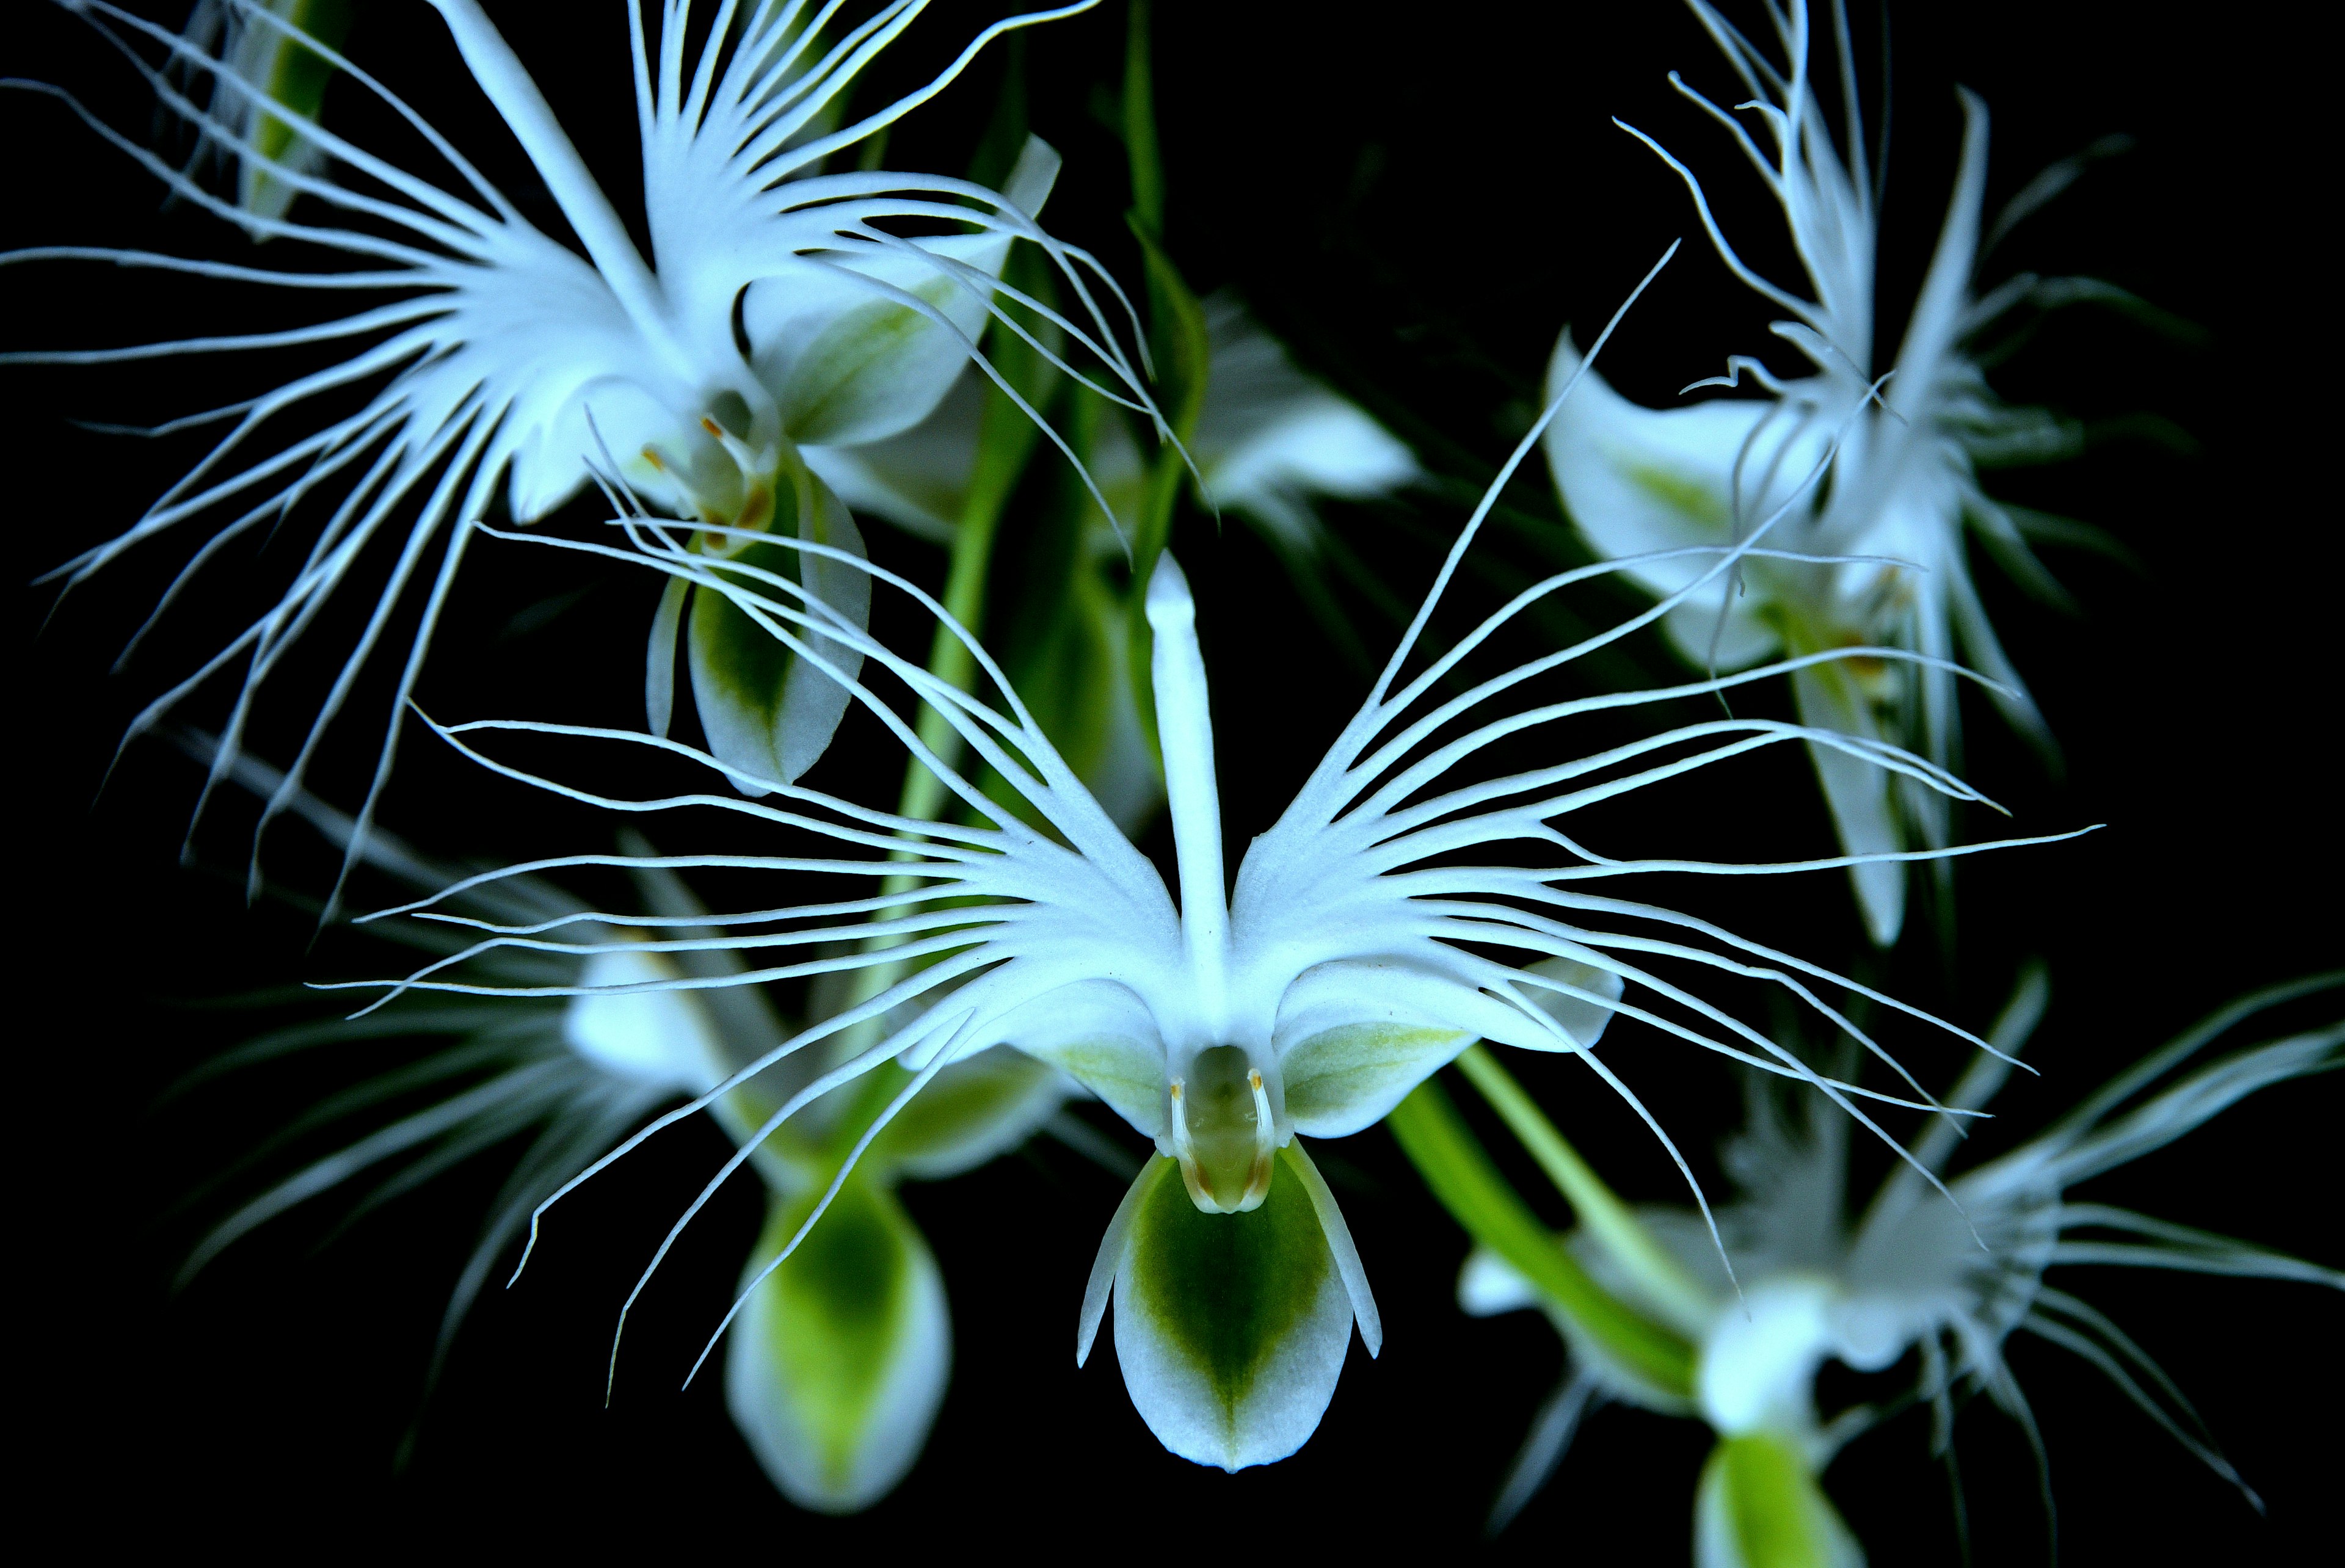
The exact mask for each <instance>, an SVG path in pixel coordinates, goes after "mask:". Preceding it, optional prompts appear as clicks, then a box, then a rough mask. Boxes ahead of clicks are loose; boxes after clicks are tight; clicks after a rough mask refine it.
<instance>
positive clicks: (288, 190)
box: [188, 0, 351, 217]
mask: <svg viewBox="0 0 2345 1568" xmlns="http://www.w3.org/2000/svg"><path fill="white" fill-rule="evenodd" d="M255 8H256V10H258V11H260V12H265V13H267V14H268V15H271V16H276V17H281V18H282V19H283V20H284V21H286V22H287V23H289V24H290V25H292V26H293V27H295V28H297V29H299V31H300V32H302V33H304V34H307V35H309V36H310V37H312V38H314V39H316V40H317V41H318V42H320V43H321V44H323V45H325V46H326V47H328V48H330V49H339V48H340V46H341V43H342V40H343V39H344V38H345V37H346V36H348V35H349V33H350V19H351V5H350V0H259V5H257V6H256V7H255ZM214 29H225V30H226V32H227V35H228V37H227V42H226V45H225V46H224V47H223V49H222V51H221V54H222V57H223V59H224V60H225V61H226V63H227V66H228V71H229V73H230V74H231V75H233V76H236V77H237V78H238V79H239V81H241V82H243V83H245V84H247V85H248V86H250V87H251V88H252V89H253V90H254V91H255V92H257V93H259V95H261V96H265V97H266V98H268V99H269V101H270V102H271V103H274V104H281V105H283V106H285V107H286V108H287V109H289V110H290V111H292V112H293V113H294V114H296V115H299V116H301V117H302V118H303V119H306V120H316V119H317V118H318V116H319V114H320V111H321V110H322V109H323V108H324V107H325V102H326V86H327V84H328V83H329V82H330V81H331V80H332V79H333V76H334V67H333V66H331V65H330V64H329V63H328V62H327V60H326V59H325V57H324V56H321V55H320V54H318V53H317V51H315V50H314V49H311V48H310V47H308V46H306V45H304V44H302V43H300V42H299V41H298V40H297V39H296V38H295V37H294V36H293V35H291V34H290V33H288V32H287V31H285V30H284V29H283V28H280V27H278V26H274V25H271V24H270V23H269V21H268V20H267V19H266V17H261V16H249V15H244V14H242V13H240V12H239V11H238V10H237V9H235V8H234V7H232V6H228V5H217V4H212V5H198V7H197V8H196V12H195V14H194V15H193V16H191V17H190V18H189V20H188V34H189V36H190V37H191V38H192V39H193V40H194V41H196V42H197V43H198V44H203V43H206V42H208V38H207V35H210V34H212V32H213V30H214ZM212 106H213V110H214V112H215V113H216V114H218V115H220V116H223V117H225V118H226V119H228V121H229V122H230V123H232V124H235V125H236V126H239V130H240V139H241V142H242V147H241V148H240V151H241V154H242V156H241V157H239V159H238V167H237V200H238V203H239V205H240V206H241V207H243V208H244V209H245V210H246V211H247V212H249V213H253V214H255V215H256V216H259V217H284V216H285V209H286V208H287V207H289V206H290V205H292V201H293V196H294V189H293V187H292V186H291V185H290V184H289V183H288V182H287V181H286V180H285V179H284V178H283V177H281V176H280V175H279V174H278V173H277V172H275V171H274V170H273V169H272V168H271V167H269V166H270V165H272V164H275V165H279V166H281V167H286V168H290V169H292V170H295V171H296V172H298V173H301V174H314V173H315V172H317V170H318V168H319V167H320V166H321V165H322V164H323V163H324V161H325V157H324V154H323V153H322V152H321V151H320V148H319V147H317V145H316V144H315V143H313V142H312V141H310V138H309V137H305V136H303V135H302V134H301V133H300V132H299V131H298V130H296V129H294V127H293V126H291V125H289V124H288V123H287V122H286V121H284V120H281V119H279V118H278V117H276V116H273V115H269V114H266V113H264V112H261V111H260V110H259V108H258V107H257V106H255V105H254V104H253V102H252V101H251V100H250V99H249V98H247V97H246V96H244V95H243V94H242V93H241V92H239V91H236V90H234V89H232V88H228V87H223V88H221V89H219V90H218V91H217V92H215V93H214V95H213V97H212Z"/></svg>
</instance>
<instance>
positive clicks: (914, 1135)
mask: <svg viewBox="0 0 2345 1568" xmlns="http://www.w3.org/2000/svg"><path fill="white" fill-rule="evenodd" d="M1070 1087H1071V1086H1070V1085H1069V1084H1068V1083H1067V1080H1066V1079H1065V1077H1062V1076H1061V1074H1060V1073H1059V1072H1058V1071H1057V1070H1056V1069H1054V1068H1053V1067H1051V1066H1050V1065H1049V1064H1048V1063H1046V1062H1042V1061H1038V1060H1036V1059H1035V1058H1033V1057H1028V1056H1022V1055H1020V1053H1018V1052H1016V1051H1014V1050H1011V1049H1010V1048H1009V1047H1006V1046H997V1047H994V1048H992V1049H991V1050H988V1051H981V1052H980V1053H979V1054H977V1055H976V1056H974V1057H969V1058H968V1059H967V1060H965V1061H958V1062H955V1063H953V1064H952V1065H951V1066H949V1067H946V1068H944V1069H943V1070H942V1071H940V1072H939V1073H938V1074H937V1076H936V1077H934V1078H933V1079H931V1080H930V1081H929V1087H926V1088H924V1089H922V1090H921V1091H920V1092H919V1096H918V1097H917V1098H915V1099H914V1100H913V1101H912V1103H911V1104H909V1105H908V1106H906V1107H905V1108H903V1109H902V1110H901V1111H899V1112H898V1113H897V1116H896V1119H895V1120H894V1121H893V1122H890V1123H889V1124H888V1130H887V1132H886V1133H885V1134H883V1135H882V1139H883V1141H882V1143H881V1144H879V1145H877V1146H875V1147H874V1148H873V1150H872V1153H873V1154H877V1155H878V1156H879V1158H882V1159H885V1160H887V1161H888V1162H890V1163H891V1164H893V1165H894V1166H895V1167H896V1168H897V1169H898V1170H900V1171H902V1172H903V1173H904V1174H905V1175H906V1176H909V1177H913V1178H915V1179H919V1180H923V1181H928V1180H934V1179H939V1178H941V1177H947V1176H957V1175H959V1173H960V1172H962V1171H964V1170H974V1169H975V1168H977V1167H979V1166H980V1165H983V1164H984V1163H985V1162H986V1161H987V1160H989V1159H991V1158H994V1157H995V1156H996V1155H1001V1154H1007V1153H1009V1152H1010V1150H1011V1149H1013V1148H1017V1147H1018V1146H1019V1145H1020V1144H1021V1143H1024V1142H1025V1141H1026V1140H1027V1139H1028V1138H1030V1137H1032V1136H1033V1134H1034V1132H1035V1130H1036V1129H1037V1128H1040V1127H1041V1125H1042V1124H1043V1123H1044V1122H1045V1121H1048V1120H1049V1119H1050V1118H1051V1113H1052V1112H1053V1111H1055V1110H1057V1109H1058V1108H1060V1107H1061V1105H1063V1104H1065V1103H1066V1098H1067V1095H1068V1092H1069V1089H1070ZM865 1158H871V1156H870V1155H866V1156H865Z"/></svg>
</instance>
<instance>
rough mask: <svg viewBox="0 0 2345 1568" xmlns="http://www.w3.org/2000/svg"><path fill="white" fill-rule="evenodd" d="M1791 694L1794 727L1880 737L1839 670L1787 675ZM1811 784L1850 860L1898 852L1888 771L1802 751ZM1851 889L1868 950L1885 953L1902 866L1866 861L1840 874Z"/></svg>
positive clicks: (1901, 912) (1897, 911) (1897, 920)
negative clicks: (1819, 790) (1812, 773)
mask: <svg viewBox="0 0 2345 1568" xmlns="http://www.w3.org/2000/svg"><path fill="white" fill-rule="evenodd" d="M1792 694H1793V695H1794V696H1795V697H1796V698H1797V699H1798V701H1799V706H1800V722H1801V723H1805V724H1811V725H1813V726H1814V727H1815V728H1817V729H1820V730H1837V731H1839V732H1840V733H1842V734H1844V735H1862V736H1863V737H1864V738H1865V739H1867V740H1878V739H1880V738H1881V726H1880V724H1879V723H1878V722H1876V721H1875V720H1874V718H1873V710H1872V706H1871V704H1870V703H1867V702H1866V701H1865V698H1864V695H1863V693H1861V692H1859V691H1858V690H1857V689H1856V687H1855V685H1854V683H1853V679H1852V677H1851V675H1850V673H1849V672H1848V670H1847V669H1846V668H1845V667H1844V666H1843V665H1839V664H1812V665H1809V666H1808V667H1807V668H1806V669H1803V670H1795V671H1793V672H1792ZM1808 754H1809V756H1810V757H1812V758H1813V759H1814V761H1815V764H1816V777H1817V779H1818V780H1819V781H1820V782H1821V783H1822V784H1823V789H1824V800H1825V802H1826V803H1827V804H1830V806H1831V807H1832V825H1833V826H1834V827H1835V828H1837V829H1838V830H1839V833H1840V842H1841V847H1842V848H1843V849H1844V850H1846V851H1847V852H1848V853H1849V854H1851V855H1884V854H1894V853H1895V852H1897V851H1899V850H1902V849H1903V848H1904V847H1905V841H1904V835H1903V834H1902V833H1900V832H1899V831H1898V826H1897V818H1896V814H1895V810H1894V806H1893V803H1892V801H1891V799H1890V781H1891V774H1890V773H1889V770H1888V769H1886V768H1883V767H1878V766H1875V765H1874V764H1871V763H1868V762H1863V761H1860V760H1859V759H1857V758H1855V757H1853V756H1850V755H1849V754H1847V753H1846V752H1842V751H1835V750H1833V749H1832V748H1830V747H1828V746H1818V745H1810V746H1809V747H1808ZM1848 875H1849V880H1850V881H1851V882H1852V883H1853V884H1854V885H1855V887H1856V901H1857V904H1858V906H1859V907H1860V908H1862V909H1863V912H1864V925H1865V929H1866V931H1867V932H1869V933H1870V934H1871V936H1872V937H1873V941H1874V943H1876V944H1877V945H1879V946H1883V947H1886V946H1890V945H1892V944H1893V943H1894V942H1895V941H1896V940H1897V933H1898V930H1899V928H1900V927H1902V926H1903V925H1904V924H1905V865H1904V863H1903V862H1902V861H1894V860H1890V861H1873V862H1871V863H1869V864H1867V865H1852V866H1850V867H1849V868H1848Z"/></svg>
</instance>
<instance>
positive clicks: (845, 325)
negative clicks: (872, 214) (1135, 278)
mask: <svg viewBox="0 0 2345 1568" xmlns="http://www.w3.org/2000/svg"><path fill="white" fill-rule="evenodd" d="M1058 167H1059V155H1058V154H1057V153H1056V152H1054V151H1052V150H1051V146H1050V144H1049V143H1047V142H1044V141H1042V140H1041V138H1040V137H1029V138H1028V140H1027V143H1026V148H1025V151H1024V152H1023V153H1022V154H1021V155H1020V157H1019V160H1018V167H1016V168H1015V169H1013V170H1012V171H1011V173H1010V179H1009V181H1008V182H1007V186H1006V188H1005V191H1004V194H1005V195H1007V196H1009V197H1010V199H1011V200H1012V202H1013V203H1014V204H1018V205H1022V206H1024V207H1025V209H1026V211H1027V212H1028V214H1029V215H1031V214H1032V213H1034V212H1036V211H1038V210H1039V209H1040V208H1041V206H1042V202H1043V199H1044V197H1047V196H1048V194H1049V192H1050V187H1051V181H1052V179H1054V178H1055V177H1056V176H1057V173H1058ZM1010 243H1011V241H1010V237H1009V236H1008V235H1007V234H1003V233H999V232H994V231H990V230H989V231H985V232H980V233H976V234H960V235H946V236H942V237H939V238H929V239H923V240H921V241H919V248H920V249H921V250H924V251H927V252H929V254H930V255H933V256H937V257H942V258H949V261H950V264H957V265H959V266H960V267H962V268H971V269H974V270H975V271H977V272H979V273H981V274H991V275H992V276H994V277H997V278H998V277H1000V274H1001V269H1002V267H1003V265H1004V264H1005V263H1006V262H1007V261H1008V259H1009V256H1010ZM830 259H832V260H834V261H835V262H836V265H835V266H834V267H832V268H825V269H822V270H821V271H817V270H815V269H813V268H805V269H798V270H793V271H791V272H790V273H789V274H788V275H787V278H779V277H777V278H775V279H773V280H772V281H771V282H769V283H761V284H756V285H753V286H752V287H751V288H749V290H748V293H747V295H746V299H745V303H744V307H743V314H742V324H743V329H744V330H745V331H746V334H747V336H748V339H749V340H750V342H751V343H753V344H754V345H756V356H755V366H756V374H757V377H758V379H760V380H761V381H763V382H764V383H765V384H766V389H768V390H769V391H771V392H772V393H773V396H774V400H775V402H776V404H777V405H778V407H779V408H780V410H781V415H782V430H783V432H784V433H785V434H786V435H787V436H788V437H789V438H790V439H791V440H794V441H797V442H801V443H805V444H820V445H832V446H853V445H859V444H861V443H863V442H866V441H875V440H885V439H886V438H888V437H889V436H894V435H900V434H902V433H903V432H904V431H906V430H909V429H911V428H912V427H913V426H914V425H917V424H919V422H920V421H921V420H924V419H926V418H928V416H929V413H930V412H932V411H933V410H935V408H936V407H937V404H938V402H939V400H941V399H942V398H943V397H944V395H945V393H946V391H947V390H948V389H949V388H950V387H951V386H952V384H953V382H954V381H955V380H956V379H959V376H960V374H961V372H962V370H963V369H965V368H966V367H967V366H968V364H969V354H970V348H969V345H970V344H972V343H974V342H976V341H977V339H978V338H979V336H980V334H981V333H982V332H983V331H984V330H985V326H986V321H987V319H988V317H989V314H990V311H989V309H988V300H987V298H986V297H985V295H984V293H983V292H981V286H980V287H979V288H972V286H971V284H970V282H969V281H966V280H964V279H963V278H957V277H955V276H952V275H951V274H950V273H949V271H948V265H949V264H948V263H947V262H945V261H933V260H929V259H927V258H923V257H920V256H916V255H911V254H908V253H893V254H881V255H878V256H876V257H874V256H868V255H865V256H858V258H856V259H854V260H852V261H851V262H848V261H838V260H837V258H830ZM849 274H853V275H859V277H861V278H870V279H873V280H874V282H875V283H877V284H879V285H884V286H885V288H888V289H892V290H895V291H897V292H898V293H901V294H909V295H910V296H912V297H914V298H918V299H920V300H922V301H924V302H925V303H926V304H927V305H928V306H929V307H930V309H932V310H933V311H934V312H935V313H936V314H935V315H930V314H929V313H928V312H925V311H922V310H919V309H914V308H913V307H911V306H909V305H907V304H904V303H901V302H899V301H898V299H896V298H890V297H889V296H888V294H887V293H885V292H883V291H882V289H881V288H876V287H874V286H873V284H871V283H863V282H859V281H858V277H857V276H849ZM939 316H941V317H942V318H943V320H939V319H937V318H938V317H939ZM946 322H950V323H951V325H950V326H949V327H948V326H947V325H946V324H945V323H946Z"/></svg>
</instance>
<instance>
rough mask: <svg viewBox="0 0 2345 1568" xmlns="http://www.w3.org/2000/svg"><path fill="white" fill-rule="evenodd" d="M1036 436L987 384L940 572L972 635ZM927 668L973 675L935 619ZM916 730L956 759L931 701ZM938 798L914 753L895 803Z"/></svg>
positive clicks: (942, 676) (930, 810) (921, 814)
mask: <svg viewBox="0 0 2345 1568" xmlns="http://www.w3.org/2000/svg"><path fill="white" fill-rule="evenodd" d="M1038 439H1039V432H1037V431H1036V430H1035V429H1034V423H1033V421H1032V420H1030V419H1028V418H1027V417H1026V415H1025V414H1024V413H1023V412H1022V411H1020V409H1019V407H1018V405H1017V404H1015V403H1013V402H1011V401H1010V399H1009V398H1008V397H1007V396H1005V395H1004V394H1003V393H1002V391H1001V389H1000V388H998V387H989V388H988V389H987V390H986V397H985V413H984V415H983V417H982V419H981V420H980V424H979V426H978V440H977V451H978V459H977V472H976V473H975V474H974V475H973V476H971V478H970V481H969V496H968V499H967V500H966V501H963V502H962V503H961V509H960V521H959V527H958V528H957V529H956V530H955V531H954V533H953V543H952V563H951V565H950V567H949V569H948V570H947V572H946V574H945V596H944V604H945V612H946V613H947V614H949V615H950V616H951V617H952V618H953V619H954V620H956V621H958V622H960V623H961V625H962V626H963V627H965V628H966V629H967V630H968V632H969V635H970V636H971V637H980V636H983V635H984V632H985V584H986V578H987V575H988V574H989V573H990V572H991V570H992V567H993V541H994V540H995V538H996V536H997V535H999V534H1000V531H1001V514H1002V511H1004V509H1005V508H1007V507H1008V505H1009V503H1010V492H1011V491H1014V490H1016V489H1017V488H1018V481H1019V477H1020V475H1021V474H1023V473H1024V472H1025V470H1026V461H1027V459H1028V458H1029V457H1030V456H1031V455H1032V454H1033V450H1034V443H1035V441H1036V440H1038ZM929 674H931V675H934V676H935V677H936V678H937V679H938V680H939V681H942V682H944V683H946V684H947V685H949V686H951V687H952V688H953V689H954V690H955V691H959V692H966V691H968V690H969V687H970V686H971V684H972V683H974V682H975V680H976V678H977V658H976V655H975V654H973V653H971V652H969V645H968V644H967V643H965V642H962V641H961V640H960V639H959V637H956V636H954V635H953V633H952V631H951V629H950V628H949V627H948V626H946V625H944V624H943V623H942V622H939V623H938V626H937V631H936V635H935V637H934V638H933V639H932V640H931V641H930V642H929ZM919 737H920V744H923V745H925V746H927V747H928V748H929V751H931V752H933V753H935V754H936V757H937V760H938V761H939V762H941V763H943V764H945V765H946V766H947V767H951V766H953V765H955V764H957V763H959V760H960V752H961V737H960V732H959V731H958V730H956V729H954V728H953V727H952V725H951V723H949V722H948V721H947V720H946V718H945V716H944V714H943V713H939V711H938V710H937V708H936V705H935V704H934V703H930V704H928V705H927V706H924V707H923V708H922V709H921V710H920V718H919ZM944 804H945V784H944V780H942V779H940V778H939V777H938V776H937V775H936V774H934V773H933V772H931V771H930V770H929V768H928V766H927V765H926V764H922V763H921V762H919V760H917V759H914V760H912V761H909V762H907V763H906V764H905V766H904V789H903V794H901V796H900V797H899V798H898V806H897V809H898V811H899V812H901V813H902V814H904V815H906V816H909V817H917V818H919V820H920V821H922V822H934V821H935V820H937V813H938V812H939V811H940V810H942V809H943V807H944ZM912 853H916V852H911V851H899V852H898V855H899V856H909V855H910V854H912ZM906 885H907V886H909V883H907V884H906ZM889 891H891V892H898V893H900V892H902V891H904V888H903V887H899V886H897V885H894V884H893V883H892V882H891V883H890V885H889Z"/></svg>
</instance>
